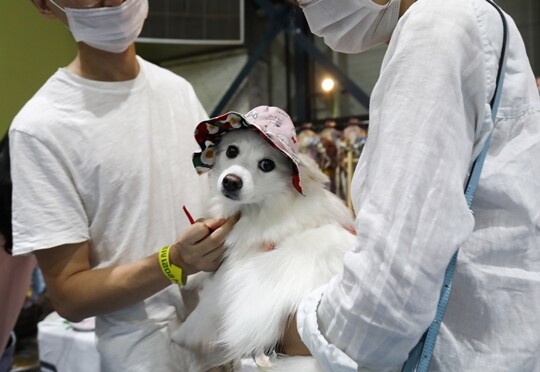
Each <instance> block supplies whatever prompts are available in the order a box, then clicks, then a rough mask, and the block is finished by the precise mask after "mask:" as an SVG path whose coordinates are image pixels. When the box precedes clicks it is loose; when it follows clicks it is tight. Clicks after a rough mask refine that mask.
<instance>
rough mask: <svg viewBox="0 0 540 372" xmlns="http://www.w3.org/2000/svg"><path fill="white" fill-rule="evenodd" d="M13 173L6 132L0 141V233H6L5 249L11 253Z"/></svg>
mask: <svg viewBox="0 0 540 372" xmlns="http://www.w3.org/2000/svg"><path fill="white" fill-rule="evenodd" d="M11 191H12V186H11V174H10V162H9V138H8V135H7V134H6V135H5V136H4V138H2V142H0V233H2V235H4V238H5V240H6V244H5V246H4V249H5V250H6V252H8V253H9V254H11V249H12V247H13V234H12V231H11Z"/></svg>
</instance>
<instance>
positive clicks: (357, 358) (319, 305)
mask: <svg viewBox="0 0 540 372" xmlns="http://www.w3.org/2000/svg"><path fill="white" fill-rule="evenodd" d="M359 1H360V0H339V1H338V0H315V1H313V2H311V3H308V4H306V5H304V12H305V14H306V17H307V19H308V22H309V23H310V27H311V28H312V30H317V29H320V27H319V26H320V25H318V24H317V23H316V22H321V20H323V21H324V22H333V20H336V22H338V23H337V24H336V25H335V26H333V27H339V21H338V20H342V19H344V18H345V17H347V16H348V15H351V14H354V10H355V9H356V8H357V7H358V2H359ZM325 15H326V16H325ZM325 17H326V18H325ZM328 17H331V19H330V20H328ZM508 23H509V38H510V39H509V49H508V60H507V69H506V75H505V81H504V86H503V93H502V100H501V105H500V108H499V111H498V115H497V121H496V125H495V126H494V125H493V122H492V120H491V118H490V115H491V112H490V106H489V102H490V100H491V98H492V96H493V94H494V88H495V79H496V74H497V70H498V59H499V55H500V51H501V47H502V21H501V18H500V16H499V15H498V13H497V12H496V11H495V9H494V8H493V7H492V6H490V5H489V4H488V3H487V2H486V1H485V0H453V1H448V0H420V1H418V2H416V3H415V4H414V5H413V6H412V7H411V8H409V10H408V11H407V12H406V13H405V15H404V16H403V17H402V18H401V19H400V21H399V23H398V25H397V28H396V29H395V31H394V34H393V36H392V39H391V42H390V44H389V47H388V51H387V53H386V56H385V58H384V61H383V65H382V70H381V75H380V79H379V81H378V83H377V84H376V86H375V88H374V90H373V94H372V97H371V108H370V131H369V139H368V141H367V144H366V147H365V148H364V151H363V153H362V157H361V159H360V162H359V165H358V168H357V169H356V172H355V176H354V179H353V185H352V187H353V201H354V206H355V211H356V214H357V218H356V229H357V231H358V240H357V244H356V246H355V247H351V250H350V251H349V252H348V253H347V255H346V257H345V260H344V273H343V275H342V276H339V277H335V278H333V280H332V281H331V282H330V283H329V284H328V285H327V286H325V287H324V288H320V289H319V290H318V291H315V292H313V293H312V294H310V295H309V296H307V297H306V298H305V299H304V301H303V302H302V304H301V306H300V309H299V311H298V315H297V317H298V318H297V321H298V329H299V332H300V334H301V337H302V340H303V341H304V342H305V344H306V345H307V346H308V348H309V349H310V350H311V352H312V353H313V355H314V356H315V357H316V358H317V359H318V360H319V361H320V362H321V363H322V364H323V365H324V366H325V369H327V370H329V371H351V370H356V369H357V368H358V367H357V366H360V367H368V368H370V369H374V370H377V371H381V370H387V369H390V368H392V367H396V366H399V365H401V364H402V363H403V361H404V360H405V359H406V358H407V355H408V352H409V351H410V350H411V349H412V348H413V347H414V345H415V344H416V343H417V341H418V340H419V338H420V336H421V335H422V334H423V333H424V331H425V329H426V328H427V327H428V326H429V324H430V323H431V321H432V320H433V318H434V314H435V310H436V307H437V301H438V299H439V293H440V288H441V284H442V281H443V275H444V272H445V269H446V267H447V265H448V262H449V261H450V258H451V257H452V255H453V254H454V252H455V251H456V250H457V249H458V248H459V256H458V263H457V270H456V273H455V276H454V281H453V289H452V294H451V298H450V301H449V305H448V308H447V311H446V315H445V317H444V321H443V324H442V326H441V330H440V333H439V336H438V339H437V344H436V347H435V352H434V355H433V360H432V363H431V370H440V371H475V372H476V371H490V372H496V371H501V372H503V371H504V372H508V371H520V372H521V371H540V97H539V95H538V90H537V89H536V87H535V82H534V77H533V73H532V71H531V68H530V66H529V62H528V59H527V55H526V52H525V48H524V45H523V41H522V39H521V37H520V35H519V32H518V30H517V28H516V26H515V24H514V22H513V21H512V20H511V19H510V18H509V17H508ZM351 32H354V30H351ZM491 131H493V136H492V141H491V145H490V148H489V152H488V156H487V159H486V162H485V165H484V168H483V171H482V175H481V178H480V182H479V186H478V190H477V192H476V197H475V200H474V202H473V210H474V215H473V214H472V213H471V212H470V211H469V209H468V207H467V203H466V201H465V199H464V196H463V190H464V185H465V183H466V179H467V175H468V172H469V169H470V167H471V165H472V163H473V160H474V158H475V157H476V155H478V153H479V152H480V150H481V148H482V145H483V143H484V141H485V139H486V136H487V135H488V134H489V133H490V132H491Z"/></svg>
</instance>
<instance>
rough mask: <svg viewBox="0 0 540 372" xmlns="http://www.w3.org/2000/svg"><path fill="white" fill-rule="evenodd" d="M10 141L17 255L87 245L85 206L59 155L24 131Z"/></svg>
mask: <svg viewBox="0 0 540 372" xmlns="http://www.w3.org/2000/svg"><path fill="white" fill-rule="evenodd" d="M9 137H10V151H11V176H12V181H13V251H14V253H15V254H25V253H29V252H32V251H34V250H37V249H44V248H52V247H56V246H59V245H63V244H71V243H79V242H83V241H86V240H88V239H89V232H88V219H87V217H86V213H85V210H84V205H83V203H82V200H81V198H80V196H79V194H78V192H77V190H76V188H75V185H74V182H73V180H72V177H71V176H70V172H69V170H68V165H67V164H66V162H65V161H63V160H62V155H61V154H60V152H56V151H54V149H53V148H52V146H48V145H46V144H45V143H44V142H43V141H42V140H39V139H38V138H37V137H35V136H34V135H32V134H29V133H26V132H23V131H19V130H11V131H10V134H9Z"/></svg>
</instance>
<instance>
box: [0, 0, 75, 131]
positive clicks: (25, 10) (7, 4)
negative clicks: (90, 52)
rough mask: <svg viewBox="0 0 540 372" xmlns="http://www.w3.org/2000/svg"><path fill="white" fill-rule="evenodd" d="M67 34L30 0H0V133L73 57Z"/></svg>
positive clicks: (58, 23) (61, 26)
mask: <svg viewBox="0 0 540 372" xmlns="http://www.w3.org/2000/svg"><path fill="white" fill-rule="evenodd" d="M75 53H76V45H75V42H74V41H73V38H72V37H71V34H70V33H69V31H68V30H67V28H66V27H64V25H63V24H62V23H61V22H60V21H57V20H50V19H48V18H46V17H44V16H42V15H41V14H40V13H39V12H38V10H37V9H36V8H35V7H34V6H33V5H32V2H31V1H30V0H0V135H1V136H3V135H4V133H5V132H6V131H7V130H8V128H9V125H10V124H11V121H12V119H13V117H14V116H15V115H16V114H17V112H18V111H19V110H20V109H21V107H22V106H23V105H24V104H25V102H26V101H27V100H28V99H30V98H31V97H32V96H33V95H34V93H35V92H36V91H37V90H38V89H39V87H40V86H41V85H42V84H43V83H44V82H45V81H46V80H47V78H48V77H49V76H50V75H52V74H53V73H54V72H55V71H56V69H58V67H60V66H65V65H67V64H68V63H69V62H71V60H72V59H73V58H74V57H75Z"/></svg>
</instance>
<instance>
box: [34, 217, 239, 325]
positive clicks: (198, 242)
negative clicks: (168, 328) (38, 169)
mask: <svg viewBox="0 0 540 372" xmlns="http://www.w3.org/2000/svg"><path fill="white" fill-rule="evenodd" d="M234 222H235V220H234V218H231V219H229V220H227V221H225V220H206V221H198V222H196V223H195V224H194V225H192V226H190V227H188V229H186V231H185V232H184V233H183V234H182V236H181V237H180V238H179V239H178V241H177V242H176V243H175V244H174V245H173V247H172V249H171V251H170V261H171V263H172V264H174V265H176V266H179V267H181V268H182V270H183V272H184V273H185V274H186V275H191V274H194V273H196V272H199V271H201V270H202V271H213V270H216V269H217V268H218V267H219V264H220V263H221V257H222V254H223V251H224V248H223V241H224V239H225V237H226V235H227V234H228V233H229V231H230V230H231V228H232V226H233V225H234ZM35 255H36V256H37V259H38V262H39V266H40V268H41V270H42V272H43V277H44V279H45V282H46V284H47V290H48V293H49V296H50V299H51V301H52V303H53V306H54V308H55V310H56V311H57V312H58V313H59V314H60V315H61V316H62V317H64V318H66V319H68V320H71V321H80V320H82V319H85V318H87V317H90V316H94V315H99V314H104V313H108V312H112V311H115V310H119V309H121V308H123V307H126V306H130V305H133V304H135V303H137V302H139V301H142V300H144V299H145V298H147V297H149V296H151V295H153V294H154V293H156V292H158V291H160V290H161V289H163V288H165V287H167V286H168V285H170V284H171V281H170V280H169V279H168V278H167V277H166V276H165V275H164V274H163V272H162V271H161V268H160V266H159V263H158V258H157V252H156V254H152V255H150V256H148V257H146V258H143V259H141V260H139V261H135V262H132V263H127V264H123V265H118V266H111V267H106V268H99V269H92V268H91V267H90V262H89V244H88V242H83V243H78V244H69V245H63V246H59V247H54V248H49V249H43V250H37V251H36V252H35Z"/></svg>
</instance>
